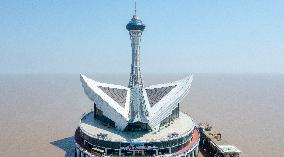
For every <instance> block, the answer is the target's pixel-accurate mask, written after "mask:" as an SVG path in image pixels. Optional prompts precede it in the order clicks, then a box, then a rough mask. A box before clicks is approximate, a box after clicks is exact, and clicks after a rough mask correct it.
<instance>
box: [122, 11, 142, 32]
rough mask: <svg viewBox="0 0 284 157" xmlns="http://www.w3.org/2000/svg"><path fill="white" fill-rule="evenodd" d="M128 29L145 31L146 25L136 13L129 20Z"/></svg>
mask: <svg viewBox="0 0 284 157" xmlns="http://www.w3.org/2000/svg"><path fill="white" fill-rule="evenodd" d="M126 29H127V30H128V31H139V30H140V31H144V29H145V25H144V24H143V23H142V21H141V20H139V19H138V17H137V16H136V15H134V16H133V17H132V19H131V20H130V21H129V23H128V24H127V25H126Z"/></svg>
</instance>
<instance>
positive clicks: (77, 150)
mask: <svg viewBox="0 0 284 157" xmlns="http://www.w3.org/2000/svg"><path fill="white" fill-rule="evenodd" d="M75 149H76V152H75V154H76V157H81V156H80V155H81V154H80V150H79V149H78V148H75Z"/></svg>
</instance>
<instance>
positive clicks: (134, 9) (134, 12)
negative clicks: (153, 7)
mask: <svg viewBox="0 0 284 157" xmlns="http://www.w3.org/2000/svg"><path fill="white" fill-rule="evenodd" d="M134 15H136V0H135V9H134Z"/></svg>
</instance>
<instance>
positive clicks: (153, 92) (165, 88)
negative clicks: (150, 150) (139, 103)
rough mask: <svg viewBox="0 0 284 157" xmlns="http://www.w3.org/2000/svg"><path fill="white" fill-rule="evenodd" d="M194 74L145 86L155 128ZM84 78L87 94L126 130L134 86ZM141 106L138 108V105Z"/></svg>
mask: <svg viewBox="0 0 284 157" xmlns="http://www.w3.org/2000/svg"><path fill="white" fill-rule="evenodd" d="M192 79H193V78H192V76H189V77H186V78H184V79H182V80H179V81H176V82H170V83H166V84H158V85H152V86H150V87H146V88H143V89H142V94H143V97H144V104H145V109H143V110H144V111H146V113H145V114H146V119H147V121H148V123H149V126H150V127H151V129H153V130H156V129H159V127H160V124H161V122H162V121H163V120H164V119H166V118H167V117H168V116H169V115H171V114H172V111H173V110H174V109H176V108H178V107H179V106H178V105H179V102H180V101H181V100H182V98H183V97H184V96H185V95H186V94H187V93H188V91H189V88H190V85H191V82H192ZM81 82H82V86H83V88H84V91H85V93H86V95H87V96H88V97H89V98H90V99H91V100H92V101H94V103H95V104H96V106H97V108H98V109H100V110H101V111H102V112H103V114H104V115H105V116H106V117H108V118H109V119H111V120H112V121H114V122H115V126H116V127H117V128H118V129H120V130H124V129H125V127H126V126H127V124H128V122H129V120H131V118H133V117H131V116H132V114H130V112H131V110H130V108H131V107H134V106H131V105H133V104H131V103H130V99H131V96H135V95H134V94H132V95H131V88H128V87H123V86H120V85H113V84H106V83H100V82H97V81H94V80H92V79H89V78H87V77H86V76H84V75H81ZM137 110H138V109H137Z"/></svg>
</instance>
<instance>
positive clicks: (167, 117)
mask: <svg viewBox="0 0 284 157" xmlns="http://www.w3.org/2000/svg"><path fill="white" fill-rule="evenodd" d="M126 29H127V30H128V32H129V35H130V40H131V48H132V62H131V72H130V78H129V84H128V87H124V86H121V85H114V84H108V83H102V82H98V81H95V80H92V79H90V78H88V77H86V76H85V75H80V80H81V83H82V86H83V88H84V92H85V94H86V95H87V96H88V97H89V99H90V100H91V101H92V102H94V107H93V110H92V111H91V112H89V113H87V114H83V116H82V117H81V119H80V123H79V126H78V128H77V129H76V132H75V145H76V148H75V156H76V157H97V156H168V157H171V156H180V157H182V156H184V157H185V156H188V157H196V156H197V154H198V145H199V140H200V136H199V132H198V129H197V128H196V124H195V122H194V121H193V119H192V118H191V117H190V116H188V115H187V114H185V113H183V112H181V111H180V105H179V104H180V102H181V100H182V99H183V98H184V97H185V96H186V94H187V93H188V92H189V89H190V86H191V82H192V79H193V78H192V76H187V77H185V78H184V79H181V80H178V81H175V82H169V83H165V84H157V85H152V86H149V87H144V86H143V82H142V75H141V66H140V42H141V37H142V33H143V31H144V30H145V25H144V24H143V22H142V21H141V20H140V19H139V17H138V16H137V15H136V7H135V14H134V15H133V17H132V19H131V20H130V21H129V23H128V24H127V25H126Z"/></svg>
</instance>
